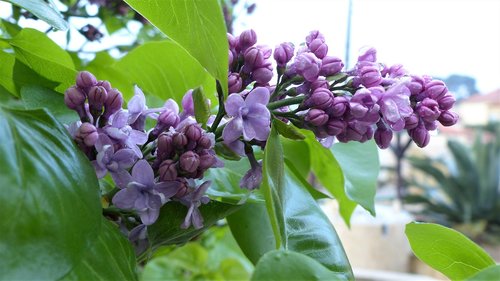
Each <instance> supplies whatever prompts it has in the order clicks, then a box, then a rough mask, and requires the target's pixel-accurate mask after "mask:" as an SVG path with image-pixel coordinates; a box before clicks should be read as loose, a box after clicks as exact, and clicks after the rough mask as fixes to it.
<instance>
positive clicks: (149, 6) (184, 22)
mask: <svg viewBox="0 0 500 281" xmlns="http://www.w3.org/2000/svg"><path fill="white" fill-rule="evenodd" d="M126 2H127V3H128V4H129V5H130V6H131V7H132V8H133V9H134V10H136V11H137V12H139V13H140V14H141V15H143V16H144V17H146V18H147V19H148V20H149V21H150V22H151V23H152V24H153V25H155V26H156V27H157V28H158V29H160V30H161V31H162V32H163V33H165V34H166V35H167V36H168V37H169V38H170V39H172V40H174V41H175V42H177V43H178V44H179V45H180V46H182V47H183V48H184V49H186V50H187V51H188V52H189V54H191V55H192V56H193V57H194V58H195V59H196V60H197V61H199V63H200V64H201V65H202V66H203V67H204V68H205V69H207V71H208V72H209V73H211V74H212V75H213V77H215V78H216V79H217V80H219V81H220V83H221V85H223V89H224V92H225V93H227V69H228V56H227V54H228V43H227V38H226V28H225V25H224V17H223V15H222V9H221V7H220V5H219V1H218V0H204V1H177V0H126Z"/></svg>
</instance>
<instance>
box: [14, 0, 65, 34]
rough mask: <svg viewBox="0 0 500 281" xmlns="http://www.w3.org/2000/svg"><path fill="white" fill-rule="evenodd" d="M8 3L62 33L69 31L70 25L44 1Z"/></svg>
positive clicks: (32, 0)
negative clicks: (26, 11) (22, 9)
mask: <svg viewBox="0 0 500 281" xmlns="http://www.w3.org/2000/svg"><path fill="white" fill-rule="evenodd" d="M7 2H10V3H12V4H14V5H17V6H19V7H21V8H24V9H26V10H28V11H29V12H31V13H32V14H33V15H35V16H36V17H37V18H39V19H41V20H43V21H45V22H46V23H48V24H50V25H52V26H53V27H54V28H55V29H59V30H62V31H65V30H67V29H68V23H67V22H66V21H65V20H64V18H63V17H62V15H61V14H60V13H59V11H57V10H56V9H55V8H54V7H52V6H51V5H50V4H49V3H47V2H45V1H43V0H7Z"/></svg>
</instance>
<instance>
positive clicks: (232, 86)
mask: <svg viewBox="0 0 500 281" xmlns="http://www.w3.org/2000/svg"><path fill="white" fill-rule="evenodd" d="M227 80H228V88H229V93H230V94H233V93H239V92H240V91H241V86H243V80H241V77H240V75H239V74H238V73H234V72H233V73H231V74H229V76H228V77H227Z"/></svg>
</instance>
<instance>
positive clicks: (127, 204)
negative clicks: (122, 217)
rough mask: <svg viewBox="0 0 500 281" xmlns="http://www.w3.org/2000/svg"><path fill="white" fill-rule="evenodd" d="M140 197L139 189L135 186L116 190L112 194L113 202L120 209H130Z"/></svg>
mask: <svg viewBox="0 0 500 281" xmlns="http://www.w3.org/2000/svg"><path fill="white" fill-rule="evenodd" d="M139 197H142V195H141V193H140V192H139V190H137V189H136V188H125V189H122V190H120V191H118V192H117V193H116V194H115V196H113V199H112V201H113V204H114V205H115V206H116V207H118V208H120V209H132V208H134V206H135V201H136V200H137V199H138V198H139Z"/></svg>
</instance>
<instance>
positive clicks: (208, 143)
mask: <svg viewBox="0 0 500 281" xmlns="http://www.w3.org/2000/svg"><path fill="white" fill-rule="evenodd" d="M212 145H213V143H212V140H211V139H210V138H209V137H207V136H201V138H200V139H199V140H198V147H199V148H201V149H209V148H211V147H212Z"/></svg>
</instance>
